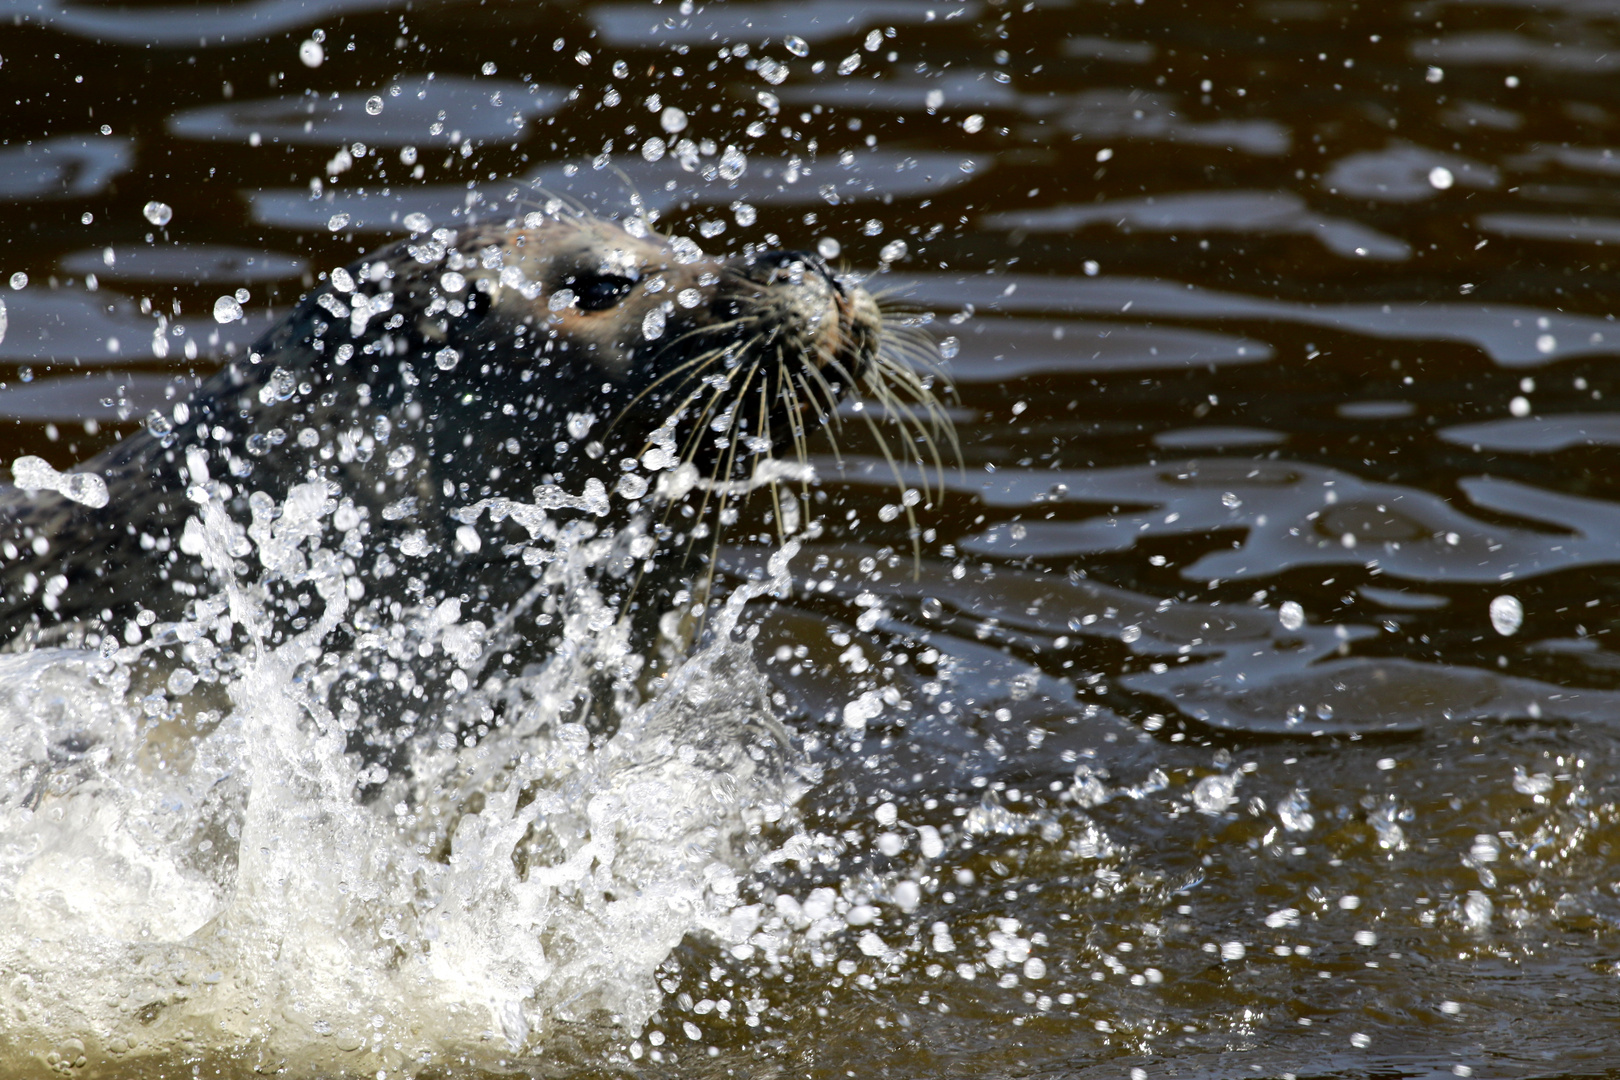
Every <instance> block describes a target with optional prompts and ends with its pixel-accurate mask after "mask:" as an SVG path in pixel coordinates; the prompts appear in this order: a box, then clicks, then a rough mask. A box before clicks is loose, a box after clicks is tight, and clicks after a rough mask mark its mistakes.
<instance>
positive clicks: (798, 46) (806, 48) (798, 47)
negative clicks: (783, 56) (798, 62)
mask: <svg viewBox="0 0 1620 1080" xmlns="http://www.w3.org/2000/svg"><path fill="white" fill-rule="evenodd" d="M782 44H783V45H784V46H786V47H787V51H788V52H790V53H792V54H793V55H794V56H809V55H810V43H809V42H808V41H806V40H804V38H802V37H800V36H799V35H798V34H789V35H788V36H787V37H785V38H783V39H782Z"/></svg>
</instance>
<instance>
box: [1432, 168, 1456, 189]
mask: <svg viewBox="0 0 1620 1080" xmlns="http://www.w3.org/2000/svg"><path fill="white" fill-rule="evenodd" d="M1454 183H1456V177H1454V176H1452V175H1451V170H1450V169H1448V168H1446V167H1445V166H1444V165H1436V166H1435V167H1434V168H1432V169H1430V170H1429V186H1430V187H1432V188H1434V189H1435V190H1436V191H1445V190H1446V189H1447V188H1449V187H1450V186H1451V185H1452V184H1454Z"/></svg>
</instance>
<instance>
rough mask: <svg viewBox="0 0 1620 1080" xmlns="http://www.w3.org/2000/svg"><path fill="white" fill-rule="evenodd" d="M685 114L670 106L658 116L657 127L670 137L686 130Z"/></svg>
mask: <svg viewBox="0 0 1620 1080" xmlns="http://www.w3.org/2000/svg"><path fill="white" fill-rule="evenodd" d="M686 123H687V121H686V113H685V111H683V110H681V109H677V108H676V107H675V106H673V105H670V106H668V107H667V108H665V109H664V111H663V112H662V113H660V114H659V116H658V126H659V127H661V128H663V129H664V130H665V131H666V132H668V133H669V134H671V135H674V134H676V133H677V132H681V131H685V130H686Z"/></svg>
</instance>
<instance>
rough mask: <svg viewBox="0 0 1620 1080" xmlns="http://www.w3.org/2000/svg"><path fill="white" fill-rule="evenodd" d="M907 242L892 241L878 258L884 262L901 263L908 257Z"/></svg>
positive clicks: (884, 246) (881, 251)
mask: <svg viewBox="0 0 1620 1080" xmlns="http://www.w3.org/2000/svg"><path fill="white" fill-rule="evenodd" d="M906 251H907V248H906V242H905V241H904V240H890V241H889V242H888V243H887V244H884V245H883V248H882V250H880V251H879V252H878V258H880V259H882V260H883V261H884V262H899V261H900V260H901V259H903V258H905V257H906Z"/></svg>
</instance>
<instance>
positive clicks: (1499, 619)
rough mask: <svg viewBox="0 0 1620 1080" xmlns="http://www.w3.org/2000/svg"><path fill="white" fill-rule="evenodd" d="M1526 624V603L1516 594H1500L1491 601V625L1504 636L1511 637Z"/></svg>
mask: <svg viewBox="0 0 1620 1080" xmlns="http://www.w3.org/2000/svg"><path fill="white" fill-rule="evenodd" d="M1522 625H1524V605H1522V604H1520V603H1519V599H1518V597H1516V596H1498V597H1496V598H1494V599H1493V600H1492V601H1491V627H1492V628H1493V629H1494V630H1495V631H1496V632H1497V633H1498V634H1501V635H1502V636H1503V637H1511V636H1512V635H1513V634H1514V633H1516V632H1517V631H1518V629H1519V627H1520V626H1522Z"/></svg>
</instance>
